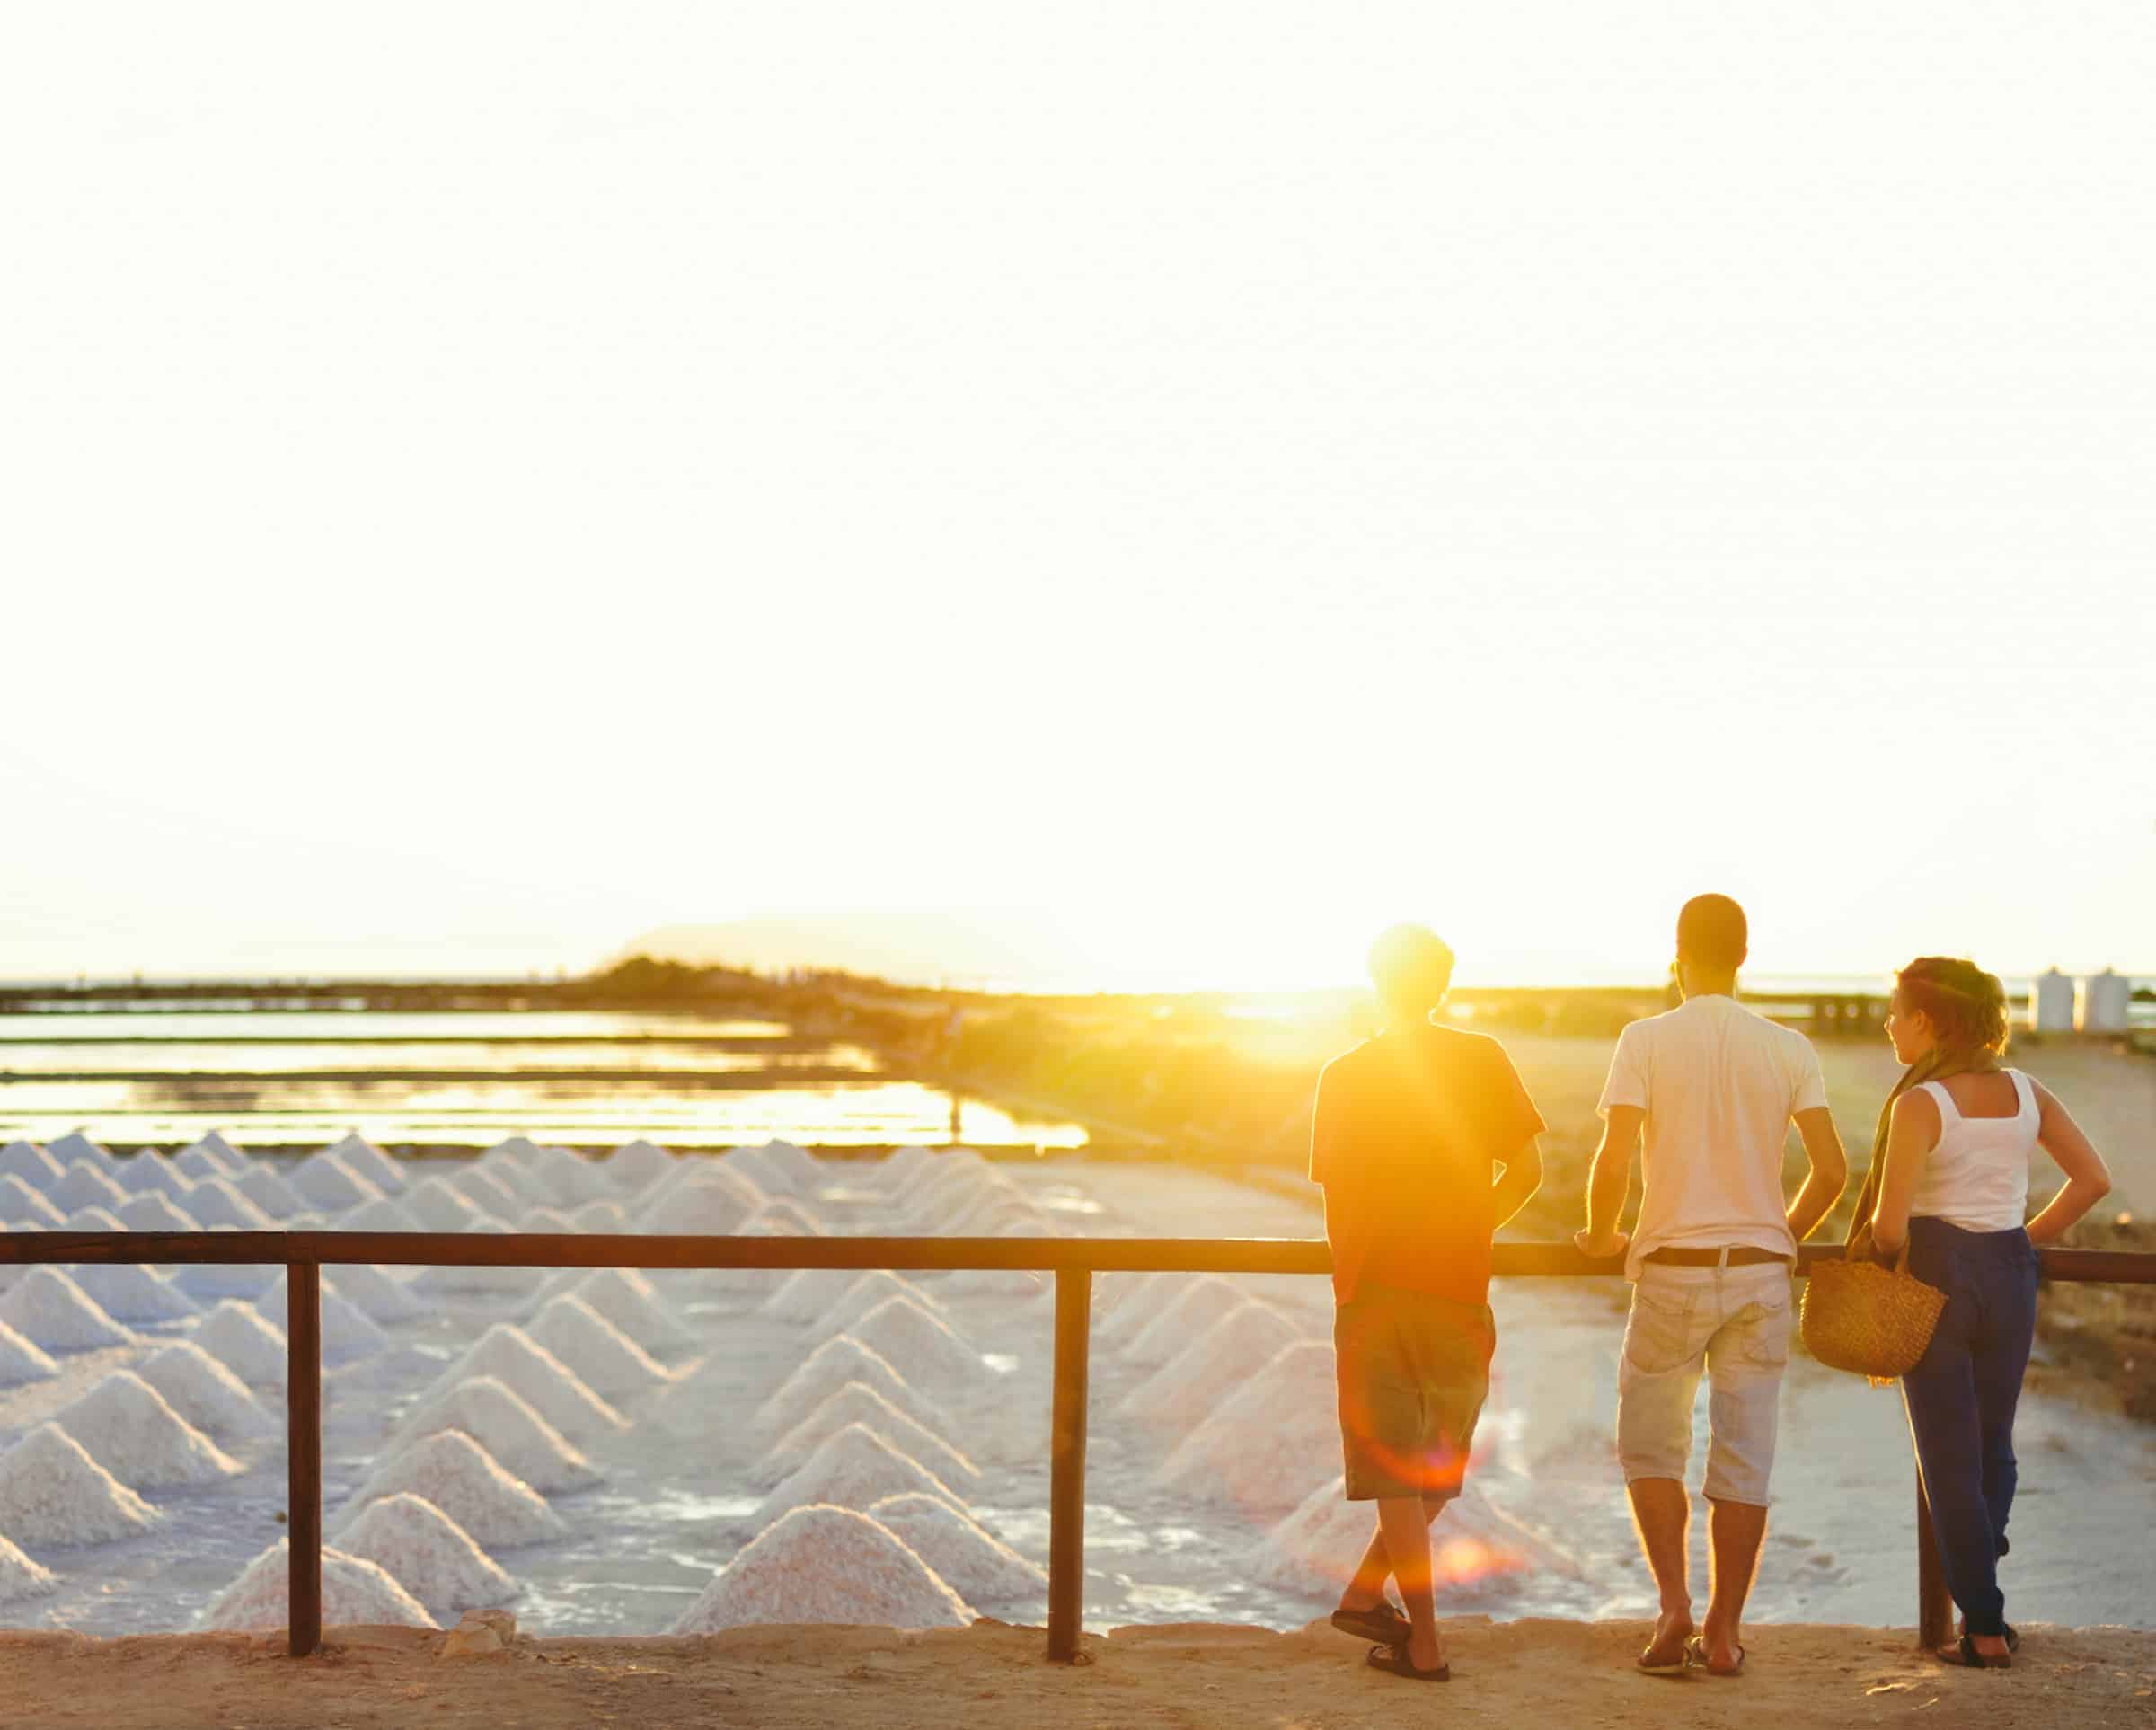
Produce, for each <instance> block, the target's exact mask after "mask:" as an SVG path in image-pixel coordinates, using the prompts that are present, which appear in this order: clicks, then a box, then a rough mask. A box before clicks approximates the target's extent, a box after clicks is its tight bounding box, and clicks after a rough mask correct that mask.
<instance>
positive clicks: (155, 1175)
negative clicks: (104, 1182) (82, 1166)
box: [111, 1148, 194, 1201]
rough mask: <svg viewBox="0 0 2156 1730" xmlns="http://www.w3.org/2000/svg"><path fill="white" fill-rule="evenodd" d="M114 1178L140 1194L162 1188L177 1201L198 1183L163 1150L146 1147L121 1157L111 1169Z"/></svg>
mask: <svg viewBox="0 0 2156 1730" xmlns="http://www.w3.org/2000/svg"><path fill="white" fill-rule="evenodd" d="M111 1177H112V1180H113V1181H114V1182H115V1183H117V1184H118V1185H119V1187H121V1188H122V1189H125V1190H127V1191H128V1192H129V1193H130V1194H133V1195H137V1196H146V1195H148V1194H149V1193H150V1192H151V1191H152V1190H160V1191H162V1192H163V1194H165V1195H167V1196H171V1197H172V1198H173V1199H174V1200H175V1201H176V1200H178V1199H179V1198H180V1197H181V1196H184V1195H186V1194H187V1192H188V1191H189V1190H190V1189H192V1188H193V1187H194V1185H193V1184H191V1183H190V1182H189V1181H188V1180H187V1178H185V1177H184V1176H183V1175H181V1173H180V1172H178V1171H175V1170H173V1169H172V1161H170V1160H168V1159H166V1158H165V1157H164V1155H163V1154H162V1153H158V1152H153V1151H152V1150H150V1149H149V1148H144V1149H143V1150H142V1152H139V1153H131V1154H129V1155H128V1157H127V1158H126V1159H124V1160H122V1161H119V1165H118V1166H117V1167H116V1168H115V1169H114V1170H113V1171H112V1173H111Z"/></svg>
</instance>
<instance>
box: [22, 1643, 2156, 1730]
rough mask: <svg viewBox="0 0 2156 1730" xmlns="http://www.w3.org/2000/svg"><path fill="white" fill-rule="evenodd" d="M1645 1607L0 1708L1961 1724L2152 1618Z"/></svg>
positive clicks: (381, 1661)
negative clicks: (1386, 1663)
mask: <svg viewBox="0 0 2156 1730" xmlns="http://www.w3.org/2000/svg"><path fill="white" fill-rule="evenodd" d="M1643 1632H1644V1630H1643V1628H1640V1627H1639V1626H1636V1625H1630V1624H1623V1623H1604V1624H1602V1625H1599V1626H1594V1627H1582V1626H1579V1625H1577V1624H1571V1623H1565V1622H1553V1621H1521V1622H1512V1623H1507V1624H1492V1623H1489V1622H1487V1621H1484V1620H1480V1619H1477V1620H1468V1621H1459V1622H1453V1623H1449V1624H1447V1627H1446V1636H1447V1639H1448V1647H1449V1652H1450V1656H1451V1661H1452V1664H1453V1670H1454V1677H1453V1681H1451V1683H1450V1684H1448V1685H1446V1686H1445V1689H1444V1690H1443V1691H1442V1692H1433V1691H1432V1690H1427V1689H1422V1688H1420V1687H1419V1686H1418V1685H1417V1684H1410V1683H1408V1682H1403V1681H1399V1680H1397V1679H1394V1678H1391V1677H1386V1676H1382V1675H1379V1674H1377V1673H1374V1672H1371V1671H1368V1670H1366V1669H1365V1667H1364V1666H1363V1664H1362V1662H1361V1659H1362V1652H1363V1646H1362V1644H1361V1643H1360V1642H1358V1641H1355V1640H1351V1639H1349V1638H1347V1637H1345V1636H1343V1635H1339V1634H1337V1633H1335V1632H1333V1631H1332V1630H1331V1629H1330V1628H1326V1627H1324V1626H1323V1625H1322V1624H1313V1625H1312V1627H1310V1628H1303V1629H1301V1630H1299V1631H1296V1632H1294V1633H1286V1634H1275V1633H1268V1632H1265V1631H1263V1630H1260V1629H1255V1628H1224V1627H1218V1626H1209V1625H1204V1624H1188V1623H1186V1624H1181V1625H1178V1626H1172V1627H1162V1628H1122V1629H1118V1630H1117V1631H1115V1632H1113V1633H1111V1634H1109V1635H1108V1636H1107V1637H1104V1638H1102V1637H1090V1638H1089V1639H1088V1641H1087V1643H1086V1650H1085V1652H1084V1653H1083V1655H1082V1656H1083V1658H1084V1659H1086V1660H1089V1662H1082V1663H1080V1664H1075V1665H1063V1664H1048V1663H1047V1661H1046V1659H1045V1657H1044V1655H1043V1650H1042V1637H1041V1634H1040V1633H1039V1631H1038V1629H1032V1628H1015V1627H1011V1626H1007V1625H1004V1624H1001V1623H994V1622H982V1623H977V1624H976V1625H975V1626H974V1627H973V1628H966V1629H954V1630H950V1631H947V1632H939V1633H931V1634H914V1635H906V1634H898V1633H894V1632H893V1631H891V1630H889V1629H888V1628H805V1627H793V1628H737V1629H733V1630H730V1631H729V1632H727V1633H723V1634H717V1635H710V1636H704V1637H698V1638H694V1639H683V1638H658V1639H616V1640H539V1641H534V1640H530V1639H526V1638H519V1639H518V1640H517V1642H516V1643H515V1645H514V1646H512V1647H511V1649H510V1650H509V1651H508V1652H505V1653H498V1654H493V1655H488V1656H484V1657H467V1658H444V1657H442V1656H440V1655H439V1649H440V1646H441V1644H442V1640H443V1636H441V1635H439V1634H429V1633H420V1632H417V1631H414V1630H410V1629H404V1628H341V1629H334V1630H332V1631H331V1638H330V1643H329V1646H328V1649H327V1650H326V1651H325V1652H324V1653H323V1655H320V1656H318V1657H315V1658H311V1659H298V1660H296V1659H292V1658H288V1657H286V1656H285V1655H283V1654H282V1652H281V1650H280V1649H279V1646H278V1642H276V1641H272V1640H267V1639H259V1638H252V1637H247V1636H243V1635H194V1636H177V1637H155V1636H152V1637H130V1638H123V1639H115V1640H94V1639H91V1638H88V1637H84V1636H82V1635H73V1634H49V1635H23V1634H14V1635H5V1636H0V1698H4V1699H5V1700H6V1701H7V1708H6V1717H7V1721H8V1723H10V1724H11V1725H19V1726H60V1725H69V1726H80V1725H94V1726H109V1730H137V1727H142V1730H146V1727H147V1726H159V1727H160V1730H163V1726H189V1725H213V1724H214V1725H219V1726H250V1730H279V1727H280V1726H306V1727H307V1730H335V1727H336V1726H390V1725H397V1726H402V1725H412V1724H424V1725H429V1726H457V1725H489V1726H492V1725H520V1726H521V1725H532V1726H546V1725H578V1726H583V1725H609V1724H640V1725H668V1726H671V1725H703V1724H711V1725H718V1724H735V1725H756V1726H788V1725H807V1726H818V1730H839V1727H841V1726H852V1725H861V1726H870V1725H873V1726H900V1725H935V1726H998V1730H1000V1727H1001V1726H1007V1725H1012V1724H1020V1725H1026V1726H1063V1725H1068V1726H1109V1725H1175V1726H1213V1725H1218V1726H1284V1727H1285V1726H1309V1727H1310V1730H1315V1727H1316V1726H1354V1725H1384V1726H1392V1725H1395V1724H1398V1723H1399V1722H1401V1716H1402V1713H1403V1710H1404V1711H1409V1712H1413V1713H1415V1714H1416V1716H1417V1717H1422V1716H1426V1715H1428V1714H1430V1713H1431V1712H1432V1711H1433V1709H1435V1710H1437V1711H1441V1712H1442V1713H1443V1715H1444V1717H1445V1721H1446V1722H1448V1723H1454V1724H1468V1725H1506V1726H1512V1725H1523V1724H1595V1725H1637V1726H1649V1725H1652V1726H1686V1725H1713V1726H1720V1725H1738V1724H1743V1725H1751V1726H1756V1725H1758V1724H1761V1723H1772V1724H1773V1725H1775V1726H1777V1730H1805V1727H1806V1726H1835V1730H1840V1727H1841V1726H1848V1725H1852V1724H1853V1725H1869V1724H1895V1723H1901V1722H1904V1721H1905V1720H1908V1719H1911V1718H1914V1719H1915V1721H1916V1722H1918V1723H1920V1724H1926V1723H1929V1724H1938V1723H1952V1724H1954V1725H1956V1726H1959V1727H1960V1730H1983V1726H2007V1725H2026V1724H2050V1725H2060V1726H2068V1725H2071V1726H2077V1730H2078V1727H2079V1726H2106V1725H2137V1726H2145V1725H2149V1724H2152V1723H2156V1635H2148V1634H2125V1633H2121V1632H2119V1631H2117V1630H2116V1629H2073V1630H2066V1629H2048V1628H2045V1629H2033V1628H2032V1629H2030V1630H2028V1637H2027V1638H2026V1640H2025V1641H2024V1644H2023V1646H2022V1650H2021V1655H2020V1656H2019V1659H2018V1660H2017V1663H2016V1667H2015V1668H2014V1669H2013V1670H2012V1671H2011V1672H2010V1673H1994V1672H1976V1671H1967V1670H1959V1669H1955V1668H1950V1667H1948V1666H1947V1665H1945V1664H1940V1663H1939V1662H1937V1661H1936V1660H1933V1659H1929V1658H1926V1657H1924V1656H1923V1655H1921V1654H1919V1653H1918V1652H1917V1651H1916V1650H1915V1649H1914V1647H1913V1644H1912V1640H1911V1637H1910V1635H1909V1633H1908V1631H1907V1630H1906V1629H1903V1630H1898V1631H1882V1630H1879V1629H1875V1628H1833V1627H1793V1628H1775V1629H1773V1630H1772V1631H1763V1632H1761V1633H1760V1634H1759V1635H1758V1636H1757V1637H1755V1638H1754V1641H1753V1643H1752V1647H1751V1652H1750V1663H1749V1664H1748V1666H1747V1668H1746V1671H1745V1674H1744V1675H1743V1676H1742V1677H1740V1678H1737V1679H1736V1680H1734V1681H1721V1680H1717V1679H1711V1678H1709V1677H1706V1676H1702V1675H1692V1676H1690V1677H1687V1678H1684V1679H1683V1680H1679V1681H1657V1680H1655V1679H1652V1678H1648V1677H1644V1676H1640V1675H1638V1674H1636V1673H1633V1672H1631V1671H1630V1668H1629V1665H1630V1658H1631V1655H1632V1653H1633V1651H1634V1650H1635V1649H1636V1647H1637V1646H1639V1642H1640V1639H1641V1637H1642V1635H1643Z"/></svg>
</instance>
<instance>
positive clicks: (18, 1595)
mask: <svg viewBox="0 0 2156 1730" xmlns="http://www.w3.org/2000/svg"><path fill="white" fill-rule="evenodd" d="M59 1589H60V1576H58V1575H57V1574H55V1573H54V1572H53V1571H52V1570H51V1569H50V1568H49V1567H39V1566H38V1565H37V1564H36V1563H35V1562H33V1561H31V1559H30V1558H29V1557H27V1556H25V1555H24V1554H23V1553H22V1551H21V1550H19V1549H16V1548H15V1547H14V1545H13V1544H12V1543H10V1542H9V1541H8V1540H6V1539H5V1538H0V1604H12V1603H19V1602H22V1600H23V1599H25V1598H49V1597H50V1596H52V1594H53V1593H56V1592H57V1591H58V1590H59Z"/></svg>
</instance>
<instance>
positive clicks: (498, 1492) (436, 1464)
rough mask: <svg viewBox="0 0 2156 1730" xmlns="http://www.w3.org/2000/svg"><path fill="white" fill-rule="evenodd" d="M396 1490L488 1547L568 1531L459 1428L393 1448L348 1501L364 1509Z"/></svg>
mask: <svg viewBox="0 0 2156 1730" xmlns="http://www.w3.org/2000/svg"><path fill="white" fill-rule="evenodd" d="M399 1491H409V1492H410V1493H411V1494H412V1495H414V1496H419V1497H420V1498H421V1499H422V1500H424V1501H428V1502H431V1503H433V1504H434V1505H435V1506H436V1507H437V1508H439V1509H441V1511H442V1512H443V1513H444V1514H447V1515H448V1516H449V1518H450V1519H452V1520H454V1521H455V1522H456V1523H457V1524H458V1525H459V1526H461V1527H462V1528H463V1529H464V1532H465V1533H466V1535H468V1536H469V1537H470V1538H471V1540H472V1541H473V1543H475V1544H481V1545H484V1546H485V1547H486V1548H487V1549H514V1548H515V1547H516V1546H517V1545H518V1544H544V1543H551V1542H552V1541H553V1540H555V1539H557V1538H563V1537H566V1536H568V1534H569V1528H568V1526H567V1525H565V1524H564V1523H562V1520H561V1515H560V1514H556V1513H555V1512H554V1511H553V1509H552V1508H550V1507H548V1506H547V1505H546V1503H545V1501H544V1500H543V1498H542V1497H541V1496H540V1495H539V1493H538V1491H536V1490H535V1489H534V1488H532V1487H531V1486H530V1485H529V1484H525V1483H520V1482H519V1481H518V1480H517V1479H516V1478H512V1477H511V1476H510V1475H509V1474H508V1472H506V1471H504V1470H502V1469H501V1467H500V1466H499V1464H498V1463H497V1462H496V1461H495V1459H494V1456H493V1455H492V1454H490V1453H489V1452H487V1451H486V1450H485V1449H484V1448H482V1447H481V1446H480V1444H479V1443H476V1442H474V1441H473V1439H472V1438H471V1437H470V1436H468V1435H466V1434H464V1432H463V1431H462V1430H438V1431H437V1432H436V1433H435V1434H432V1435H429V1436H428V1437H426V1438H425V1439H424V1440H421V1441H419V1442H415V1443H412V1444H411V1446H410V1447H407V1448H401V1449H399V1450H398V1451H397V1452H395V1453H393V1454H392V1455H391V1456H390V1458H389V1459H388V1460H386V1461H384V1462H383V1463H382V1464H381V1465H380V1466H378V1467H376V1470H375V1473H374V1476H373V1477H371V1478H368V1479H367V1482H366V1483H365V1484H363V1485H361V1486H360V1487H359V1491H358V1494H357V1495H355V1496H353V1497H352V1500H351V1504H350V1505H351V1506H353V1507H354V1508H364V1507H365V1506H366V1505H367V1504H368V1503H370V1502H376V1501H379V1500H380V1499H381V1498H382V1497H384V1496H394V1495H396V1494H397V1493H398V1492H399Z"/></svg>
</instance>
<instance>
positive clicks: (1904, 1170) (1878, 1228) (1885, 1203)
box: [1871, 1089, 1940, 1256]
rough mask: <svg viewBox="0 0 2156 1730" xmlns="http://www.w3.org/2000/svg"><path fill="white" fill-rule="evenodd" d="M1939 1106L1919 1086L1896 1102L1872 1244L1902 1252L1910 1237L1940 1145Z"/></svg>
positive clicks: (1873, 1214) (1873, 1219)
mask: <svg viewBox="0 0 2156 1730" xmlns="http://www.w3.org/2000/svg"><path fill="white" fill-rule="evenodd" d="M1939 1130H1940V1122H1939V1107H1938V1105H1937V1104H1936V1103H1935V1102H1934V1101H1933V1099H1932V1098H1931V1095H1930V1094H1928V1093H1926V1092H1924V1091H1923V1090H1922V1089H1919V1090H1917V1091H1915V1092H1913V1093H1904V1094H1903V1095H1902V1097H1901V1098H1900V1099H1896V1100H1895V1102H1894V1119H1893V1122H1892V1124H1891V1125H1889V1127H1888V1129H1887V1132H1886V1170H1885V1171H1884V1172H1883V1173H1881V1174H1880V1177H1879V1199H1878V1205H1876V1206H1874V1207H1873V1208H1872V1210H1871V1243H1872V1248H1873V1249H1877V1250H1879V1251H1880V1252H1881V1253H1882V1254H1885V1255H1890V1256H1898V1255H1899V1254H1901V1252H1902V1246H1903V1245H1904V1244H1905V1243H1907V1242H1908V1241H1909V1207H1910V1204H1911V1203H1913V1201H1915V1199H1916V1186H1917V1182H1918V1180H1919V1179H1920V1178H1922V1177H1923V1175H1924V1166H1925V1163H1926V1162H1927V1161H1929V1160H1930V1159H1931V1150H1932V1149H1933V1148H1935V1147H1937V1146H1938V1145H1939Z"/></svg>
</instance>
